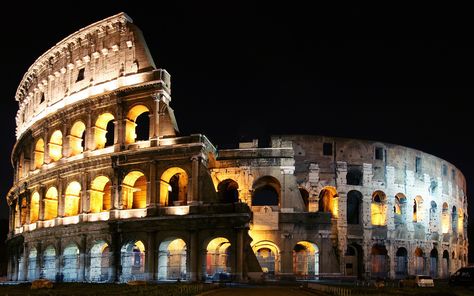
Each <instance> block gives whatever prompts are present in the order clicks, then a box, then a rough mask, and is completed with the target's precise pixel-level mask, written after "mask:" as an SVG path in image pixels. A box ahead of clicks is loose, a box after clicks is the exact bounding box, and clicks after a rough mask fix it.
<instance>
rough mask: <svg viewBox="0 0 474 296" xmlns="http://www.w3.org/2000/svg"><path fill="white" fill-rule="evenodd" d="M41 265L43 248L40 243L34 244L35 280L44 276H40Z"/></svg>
mask: <svg viewBox="0 0 474 296" xmlns="http://www.w3.org/2000/svg"><path fill="white" fill-rule="evenodd" d="M42 265H43V246H42V245H41V242H37V243H36V270H35V278H40V279H42V278H43V277H44V275H43V274H42V270H43V269H42V268H41V267H42Z"/></svg>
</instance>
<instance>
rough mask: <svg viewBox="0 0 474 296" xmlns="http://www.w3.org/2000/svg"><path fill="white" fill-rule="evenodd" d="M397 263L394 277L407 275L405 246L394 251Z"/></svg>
mask: <svg viewBox="0 0 474 296" xmlns="http://www.w3.org/2000/svg"><path fill="white" fill-rule="evenodd" d="M395 263H396V264H397V266H396V268H395V277H396V278H405V277H406V276H407V275H408V252H407V249H405V248H403V247H402V248H398V250H397V253H396V260H395Z"/></svg>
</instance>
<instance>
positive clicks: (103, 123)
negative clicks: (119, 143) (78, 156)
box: [94, 113, 114, 149]
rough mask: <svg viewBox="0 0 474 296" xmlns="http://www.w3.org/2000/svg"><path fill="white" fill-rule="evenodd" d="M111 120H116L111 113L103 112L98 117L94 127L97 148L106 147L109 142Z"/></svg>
mask: <svg viewBox="0 0 474 296" xmlns="http://www.w3.org/2000/svg"><path fill="white" fill-rule="evenodd" d="M111 120H114V116H113V115H112V114H110V113H103V114H101V115H100V116H99V117H98V118H97V121H96V122H95V128H94V141H95V149H102V148H105V144H106V143H107V124H108V123H109V122H110V121H111Z"/></svg>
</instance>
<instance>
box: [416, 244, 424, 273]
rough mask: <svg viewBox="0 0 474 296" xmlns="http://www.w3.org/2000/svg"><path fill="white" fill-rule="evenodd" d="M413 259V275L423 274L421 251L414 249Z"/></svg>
mask: <svg viewBox="0 0 474 296" xmlns="http://www.w3.org/2000/svg"><path fill="white" fill-rule="evenodd" d="M414 259H415V260H414V267H415V274H424V272H425V259H424V258H423V250H421V249H420V248H416V250H415V258H414Z"/></svg>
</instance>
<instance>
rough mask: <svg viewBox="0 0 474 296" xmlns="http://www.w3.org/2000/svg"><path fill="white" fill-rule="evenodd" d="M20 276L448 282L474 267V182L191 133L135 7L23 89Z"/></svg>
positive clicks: (380, 155) (60, 50) (334, 142)
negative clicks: (472, 196)
mask: <svg viewBox="0 0 474 296" xmlns="http://www.w3.org/2000/svg"><path fill="white" fill-rule="evenodd" d="M16 99H17V101H18V102H19V111H18V114H17V117H16V120H17V131H16V135H17V142H16V145H15V147H14V149H13V152H12V163H13V165H14V168H15V176H14V184H13V187H12V188H11V190H10V192H9V194H8V196H7V201H8V204H9V207H10V228H9V237H8V248H9V270H8V275H9V279H10V280H13V281H23V280H33V279H36V278H48V279H52V280H58V281H92V282H113V281H122V282H125V281H129V280H134V279H145V280H176V279H182V280H191V281H200V280H205V279H206V278H211V277H212V276H214V275H215V274H216V273H220V272H226V273H230V274H232V276H233V277H234V279H236V280H246V279H248V278H252V277H256V278H260V277H261V276H262V273H263V274H265V275H266V276H267V277H277V278H278V277H296V278H315V277H324V276H341V275H344V276H354V277H361V278H362V277H364V278H370V277H390V278H397V277H404V276H405V275H407V274H431V275H433V276H435V277H446V276H448V275H449V273H450V272H453V271H454V270H456V269H457V268H458V267H460V266H464V265H466V264H467V247H468V244H467V237H466V225H467V198H466V196H465V192H466V191H465V188H466V187H465V186H466V185H465V180H464V177H463V175H462V173H461V172H460V171H459V170H457V169H456V168H455V167H454V166H453V165H451V164H449V163H447V162H445V161H443V160H441V159H439V158H437V157H434V156H432V155H429V154H426V153H423V152H421V151H417V150H414V149H410V148H406V147H401V146H396V145H392V144H385V143H377V142H369V141H361V140H351V139H339V138H328V137H320V136H275V137H272V141H271V145H270V147H266V148H261V147H258V143H257V141H254V142H252V143H240V144H239V149H231V150H220V151H216V149H215V147H214V146H213V145H212V143H210V142H209V141H208V139H207V138H206V137H205V136H203V135H199V134H197V135H191V136H181V135H179V130H178V127H177V123H176V119H175V117H174V112H173V110H172V109H171V107H170V103H171V83H170V75H169V74H168V73H167V72H166V71H165V70H162V69H158V68H156V66H155V63H154V62H153V59H152V58H151V56H150V54H149V51H148V48H147V46H146V43H145V41H144V38H143V36H142V33H141V32H140V30H139V29H138V28H137V27H136V26H135V25H134V24H133V22H132V20H131V19H130V18H129V17H128V16H127V15H126V14H123V13H121V14H118V15H115V16H112V17H110V18H107V19H105V20H102V21H99V22H97V23H94V24H92V25H90V26H88V27H86V28H83V29H81V30H79V31H78V32H76V33H74V34H72V35H70V36H69V37H67V38H65V39H64V40H62V41H61V42H59V43H58V44H57V45H56V46H54V47H53V48H51V49H50V50H49V51H47V52H46V53H45V54H43V55H42V56H41V57H40V58H38V59H37V60H36V62H35V63H34V64H33V65H32V66H31V67H30V69H29V70H28V72H27V73H26V74H25V76H24V78H23V80H22V81H21V83H20V86H19V87H18V91H17V94H16Z"/></svg>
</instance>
